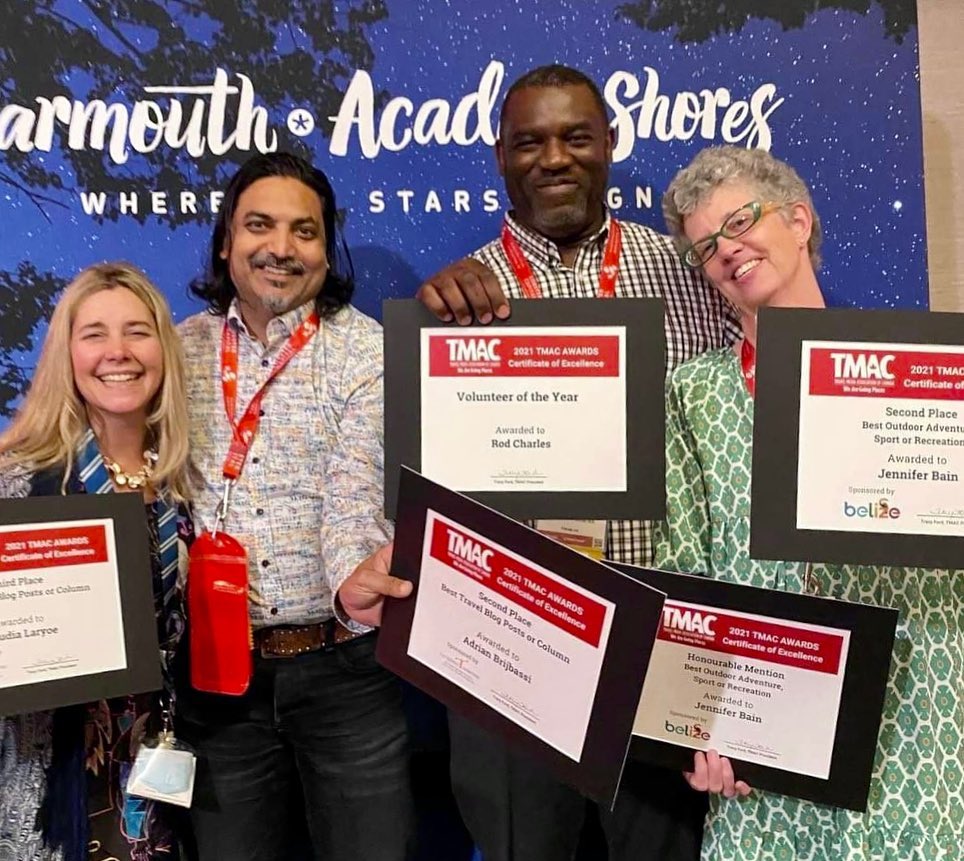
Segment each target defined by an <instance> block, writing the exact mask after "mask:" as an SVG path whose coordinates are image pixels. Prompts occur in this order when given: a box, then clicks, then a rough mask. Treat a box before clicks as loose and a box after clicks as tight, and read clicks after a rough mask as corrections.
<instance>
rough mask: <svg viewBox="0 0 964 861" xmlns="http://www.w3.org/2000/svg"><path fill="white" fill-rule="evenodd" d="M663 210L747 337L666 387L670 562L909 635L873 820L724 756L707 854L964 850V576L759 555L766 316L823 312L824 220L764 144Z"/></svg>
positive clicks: (687, 175) (910, 858) (712, 763)
mask: <svg viewBox="0 0 964 861" xmlns="http://www.w3.org/2000/svg"><path fill="white" fill-rule="evenodd" d="M663 213H664V215H665V217H666V222H667V225H668V227H669V231H670V233H671V234H672V236H673V237H674V239H675V241H676V243H677V245H678V247H679V249H680V253H681V257H682V259H683V261H684V262H685V263H686V265H688V266H690V267H692V268H702V270H703V272H704V273H705V275H706V276H707V278H708V279H709V280H710V281H711V282H712V283H713V284H714V285H715V286H716V288H717V289H718V290H719V291H720V292H721V293H722V294H723V295H724V296H725V297H726V298H727V299H728V300H729V301H730V302H731V303H732V304H733V305H734V306H735V307H736V308H737V309H738V311H739V312H740V315H741V320H742V326H743V339H742V341H740V342H738V343H737V344H735V345H734V346H733V347H727V348H724V349H720V350H715V351H711V352H708V353H705V354H703V355H701V356H699V357H697V358H695V359H693V360H691V361H689V362H687V363H685V364H683V365H681V366H680V367H679V368H677V369H676V371H675V372H674V374H673V376H672V378H671V380H670V383H669V387H668V392H667V463H666V493H667V499H666V503H667V520H666V521H665V522H664V523H663V524H661V525H660V526H659V527H658V529H657V549H656V557H657V558H656V562H657V565H658V566H659V567H661V568H667V569H670V570H675V571H681V572H693V573H705V574H707V575H708V576H711V577H716V578H719V579H723V580H728V581H731V582H734V583H741V584H745V585H750V586H757V587H764V588H770V589H781V590H785V591H790V592H811V593H813V594H818V595H823V596H826V597H830V598H837V599H842V600H847V601H860V602H866V603H871V604H881V605H887V606H892V607H897V608H898V609H899V611H900V621H899V623H898V630H897V639H896V642H895V645H894V652H893V657H892V661H891V673H890V679H889V683H888V688H887V693H886V700H885V707H884V714H883V721H882V724H881V729H880V734H879V737H878V747H877V754H876V758H875V762H874V772H873V778H872V782H871V789H870V797H869V802H868V810H867V812H866V813H865V814H860V813H855V812H852V811H848V810H842V809H836V808H832V807H828V806H824V805H819V804H815V803H812V802H807V801H801V800H799V799H794V798H790V797H786V796H780V795H775V794H772V793H766V792H760V791H756V790H751V789H750V787H749V786H747V784H746V783H744V782H742V781H740V780H739V779H738V778H739V775H738V774H737V775H734V773H733V768H732V766H731V764H730V763H729V761H728V760H727V759H726V758H724V757H720V756H718V755H717V754H716V752H714V751H709V752H708V753H707V754H705V755H704V754H703V753H696V755H695V757H694V766H693V771H692V772H690V773H688V774H687V780H688V781H689V782H690V785H691V786H693V787H694V788H695V789H698V790H700V791H709V792H710V793H711V797H710V812H709V814H708V817H707V821H706V829H705V834H704V841H703V858H704V859H706V860H707V861H710V859H712V861H732V859H738V861H744V859H745V861H759V859H773V861H776V859H779V861H791V859H801V861H802V859H806V861H856V859H861V861H863V859H887V861H918V859H920V861H932V859H947V861H949V859H952V858H960V857H962V856H961V854H960V853H961V851H962V850H961V847H962V846H964V790H962V784H964V702H962V698H961V694H960V691H961V678H962V677H964V642H962V634H961V622H962V619H964V571H929V570H921V569H907V568H903V569H900V568H886V567H874V568H872V567H861V566H832V565H823V564H811V565H804V564H802V563H795V562H766V561H757V560H751V559H750V554H749V534H750V462H751V448H752V436H753V395H754V374H755V367H756V349H755V348H756V334H757V332H756V315H757V311H758V309H760V308H762V307H789V308H820V307H823V305H824V300H823V295H822V294H821V292H820V286H819V284H818V282H817V276H816V270H817V267H818V266H819V262H820V257H819V247H820V239H821V231H820V220H819V218H818V217H817V214H816V212H815V210H814V207H813V203H812V201H811V198H810V193H809V191H808V189H807V187H806V185H805V184H804V183H803V181H802V180H801V179H800V177H799V176H798V175H797V174H796V172H795V171H794V170H793V169H792V168H791V167H789V166H788V165H786V164H784V163H783V162H781V161H779V160H778V159H776V158H774V157H773V156H771V155H770V154H769V153H766V152H763V151H761V150H747V149H739V148H736V147H718V148H712V149H707V150H704V151H703V152H701V153H699V155H697V156H696V158H695V159H694V160H693V162H692V163H691V164H690V165H689V166H688V167H686V168H684V169H683V170H682V171H680V173H678V174H677V176H676V177H675V178H674V179H673V181H672V183H671V184H670V186H669V188H668V189H667V191H666V194H665V195H664V197H663Z"/></svg>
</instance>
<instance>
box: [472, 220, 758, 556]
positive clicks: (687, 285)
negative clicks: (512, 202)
mask: <svg viewBox="0 0 964 861" xmlns="http://www.w3.org/2000/svg"><path fill="white" fill-rule="evenodd" d="M506 220H507V223H508V225H509V230H510V232H511V233H512V235H513V236H514V237H515V238H516V240H517V241H518V243H519V247H520V248H521V249H522V251H523V253H524V254H525V256H526V259H527V260H528V261H529V265H530V266H531V267H532V272H533V274H534V275H535V277H536V279H537V280H538V282H539V285H540V287H542V291H543V294H544V295H545V296H546V297H547V298H551V299H586V298H592V297H594V296H595V295H596V292H597V289H598V287H599V273H600V269H601V268H602V259H603V249H604V248H605V245H606V239H607V237H608V236H609V224H610V216H609V214H608V213H607V214H606V219H605V221H604V223H603V226H602V227H601V228H600V230H599V232H598V233H597V234H596V235H595V236H592V237H590V238H589V239H587V240H586V241H585V242H584V243H583V244H582V245H581V246H580V247H579V250H578V252H577V254H576V259H575V261H574V262H573V264H572V266H571V267H570V266H566V265H565V264H564V263H563V262H562V257H561V256H560V254H559V249H558V247H557V246H556V244H555V243H554V242H552V241H551V240H549V239H546V237H544V236H542V235H541V234H539V233H536V232H535V231H534V230H530V229H529V228H527V227H523V226H522V225H521V224H519V222H517V221H516V220H515V219H514V218H513V217H512V215H511V214H510V215H508V216H507V217H506ZM619 224H620V226H621V227H622V249H621V252H620V256H619V278H618V280H617V281H616V295H617V296H618V297H621V298H629V297H655V298H658V299H662V300H663V303H664V306H665V321H666V366H667V367H666V371H667V373H669V371H671V370H672V369H673V368H675V367H676V366H677V365H678V364H680V363H681V362H685V361H686V360H687V359H690V358H692V357H693V356H695V355H698V354H699V353H703V352H705V351H706V350H710V349H714V348H716V347H722V346H725V345H727V344H731V343H733V342H734V341H735V340H736V339H737V338H739V337H740V332H741V330H740V325H739V321H738V319H737V316H736V313H735V311H734V310H733V309H732V307H731V306H730V304H729V303H728V302H727V301H726V300H725V299H723V297H722V296H721V295H720V293H719V292H718V291H717V290H715V289H714V288H713V287H712V286H711V285H710V284H709V283H708V282H707V281H706V280H705V279H704V278H703V277H702V276H701V275H700V274H699V273H697V272H695V271H693V270H692V269H688V268H687V267H685V266H684V265H683V264H682V262H681V261H680V259H679V255H678V254H677V253H676V249H675V248H674V247H673V243H672V240H671V239H670V238H669V237H668V236H663V235H661V234H659V233H657V232H656V231H655V230H652V229H650V228H649V227H645V226H643V225H642V224H635V223H633V222H631V221H622V220H620V222H619ZM472 257H474V258H476V259H477V260H479V261H481V262H482V263H484V264H485V265H486V266H488V267H489V268H490V269H491V270H492V271H493V272H494V273H495V274H496V277H498V279H499V282H500V283H501V285H502V290H503V292H504V293H505V295H506V296H507V297H508V298H510V299H514V300H516V299H523V298H524V296H523V294H522V287H521V285H520V284H519V281H518V279H517V278H516V276H515V273H514V272H513V271H512V266H511V265H510V263H509V259H508V258H507V257H506V255H505V251H503V249H502V242H501V240H499V239H496V240H494V241H492V242H490V243H488V244H487V245H484V246H483V247H482V248H480V249H479V250H478V251H476V252H474V253H473V254H472ZM605 552H606V556H607V558H609V559H613V560H615V561H616V562H624V563H627V564H631V565H650V564H652V561H653V530H652V524H651V523H649V522H648V521H640V520H612V521H610V522H609V526H608V528H607V530H606V547H605Z"/></svg>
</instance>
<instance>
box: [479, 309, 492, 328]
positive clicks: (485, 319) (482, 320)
mask: <svg viewBox="0 0 964 861" xmlns="http://www.w3.org/2000/svg"><path fill="white" fill-rule="evenodd" d="M479 322H480V323H482V324H483V325H485V324H486V323H491V322H492V315H491V314H490V313H489V312H488V311H486V312H485V313H484V314H482V315H481V316H480V317H479Z"/></svg>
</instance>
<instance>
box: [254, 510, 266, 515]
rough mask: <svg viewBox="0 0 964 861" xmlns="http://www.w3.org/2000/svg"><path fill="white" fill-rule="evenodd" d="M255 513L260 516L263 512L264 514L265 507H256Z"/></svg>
mask: <svg viewBox="0 0 964 861" xmlns="http://www.w3.org/2000/svg"><path fill="white" fill-rule="evenodd" d="M254 513H255V514H257V515H258V517H260V516H261V515H262V514H264V509H263V508H256V509H255V510H254Z"/></svg>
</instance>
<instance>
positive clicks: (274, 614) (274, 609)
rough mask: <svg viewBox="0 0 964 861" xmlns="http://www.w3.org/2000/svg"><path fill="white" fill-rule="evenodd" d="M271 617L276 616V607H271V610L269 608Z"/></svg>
mask: <svg viewBox="0 0 964 861" xmlns="http://www.w3.org/2000/svg"><path fill="white" fill-rule="evenodd" d="M271 615H272V616H277V615H278V608H277V607H272V608H271Z"/></svg>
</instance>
